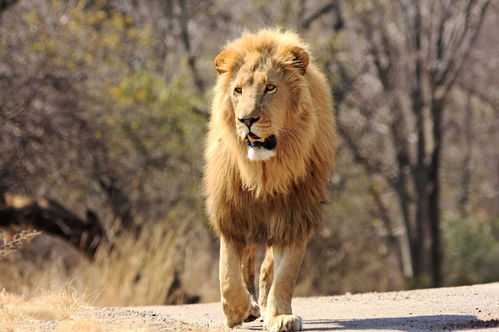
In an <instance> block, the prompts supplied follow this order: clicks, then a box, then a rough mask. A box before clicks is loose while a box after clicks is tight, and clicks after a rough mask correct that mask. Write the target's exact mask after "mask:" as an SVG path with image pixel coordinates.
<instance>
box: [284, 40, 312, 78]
mask: <svg viewBox="0 0 499 332" xmlns="http://www.w3.org/2000/svg"><path fill="white" fill-rule="evenodd" d="M284 52H285V54H284V58H285V61H284V63H285V65H286V66H290V67H294V68H297V69H299V70H300V73H301V74H302V75H304V74H305V73H306V71H307V66H308V63H309V56H308V53H307V51H305V50H304V49H303V48H301V47H298V46H291V47H288V48H286V50H285V51H284Z"/></svg>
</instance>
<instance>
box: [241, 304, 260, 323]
mask: <svg viewBox="0 0 499 332" xmlns="http://www.w3.org/2000/svg"><path fill="white" fill-rule="evenodd" d="M258 317H260V307H259V306H258V303H256V302H255V301H251V303H250V307H249V309H248V312H247V313H246V317H245V318H244V321H245V322H252V321H254V320H255V319H257V318H258Z"/></svg>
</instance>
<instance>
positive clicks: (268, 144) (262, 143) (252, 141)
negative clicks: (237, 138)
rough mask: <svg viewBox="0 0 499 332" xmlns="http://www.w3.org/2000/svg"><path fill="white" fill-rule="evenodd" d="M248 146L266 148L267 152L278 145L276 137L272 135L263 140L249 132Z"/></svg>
mask: <svg viewBox="0 0 499 332" xmlns="http://www.w3.org/2000/svg"><path fill="white" fill-rule="evenodd" d="M245 140H246V144H247V145H248V146H249V147H251V148H256V147H260V148H264V149H267V150H273V149H274V148H275V147H276V145H277V140H276V137H275V135H270V136H269V137H267V138H261V137H259V136H257V135H255V134H254V133H252V132H249V133H248V135H246V139H245Z"/></svg>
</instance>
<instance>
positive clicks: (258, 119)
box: [230, 64, 291, 161]
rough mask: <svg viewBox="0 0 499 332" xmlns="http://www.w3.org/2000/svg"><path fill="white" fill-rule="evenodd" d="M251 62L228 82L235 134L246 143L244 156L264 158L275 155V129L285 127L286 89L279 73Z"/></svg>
mask: <svg viewBox="0 0 499 332" xmlns="http://www.w3.org/2000/svg"><path fill="white" fill-rule="evenodd" d="M266 67H267V65H266V64H262V65H261V66H259V67H258V68H256V69H254V66H253V65H251V64H247V65H244V66H243V67H241V69H240V70H239V71H238V73H237V75H236V76H235V79H234V80H233V83H232V85H231V86H230V88H231V90H232V93H231V101H232V106H233V110H234V122H235V129H236V132H237V136H238V137H239V138H240V139H241V140H242V141H243V142H244V143H245V144H246V145H247V149H248V158H249V159H250V160H253V161H258V160H262V161H264V160H267V159H270V158H272V157H274V156H275V155H276V150H277V147H278V145H279V133H280V131H281V130H283V129H284V128H285V127H286V123H287V118H288V117H289V115H290V114H288V112H289V110H290V109H291V107H290V106H289V103H290V91H289V90H288V88H287V86H286V84H284V83H283V80H282V77H281V75H280V73H279V72H278V71H276V70H272V69H270V70H266Z"/></svg>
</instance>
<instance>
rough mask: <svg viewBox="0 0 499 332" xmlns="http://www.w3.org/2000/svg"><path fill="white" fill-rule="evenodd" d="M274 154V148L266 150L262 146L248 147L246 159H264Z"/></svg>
mask: <svg viewBox="0 0 499 332" xmlns="http://www.w3.org/2000/svg"><path fill="white" fill-rule="evenodd" d="M274 156H275V151H274V150H267V149H264V148H260V147H256V148H251V147H249V148H248V159H249V160H251V161H265V160H269V159H270V158H272V157H274Z"/></svg>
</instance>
